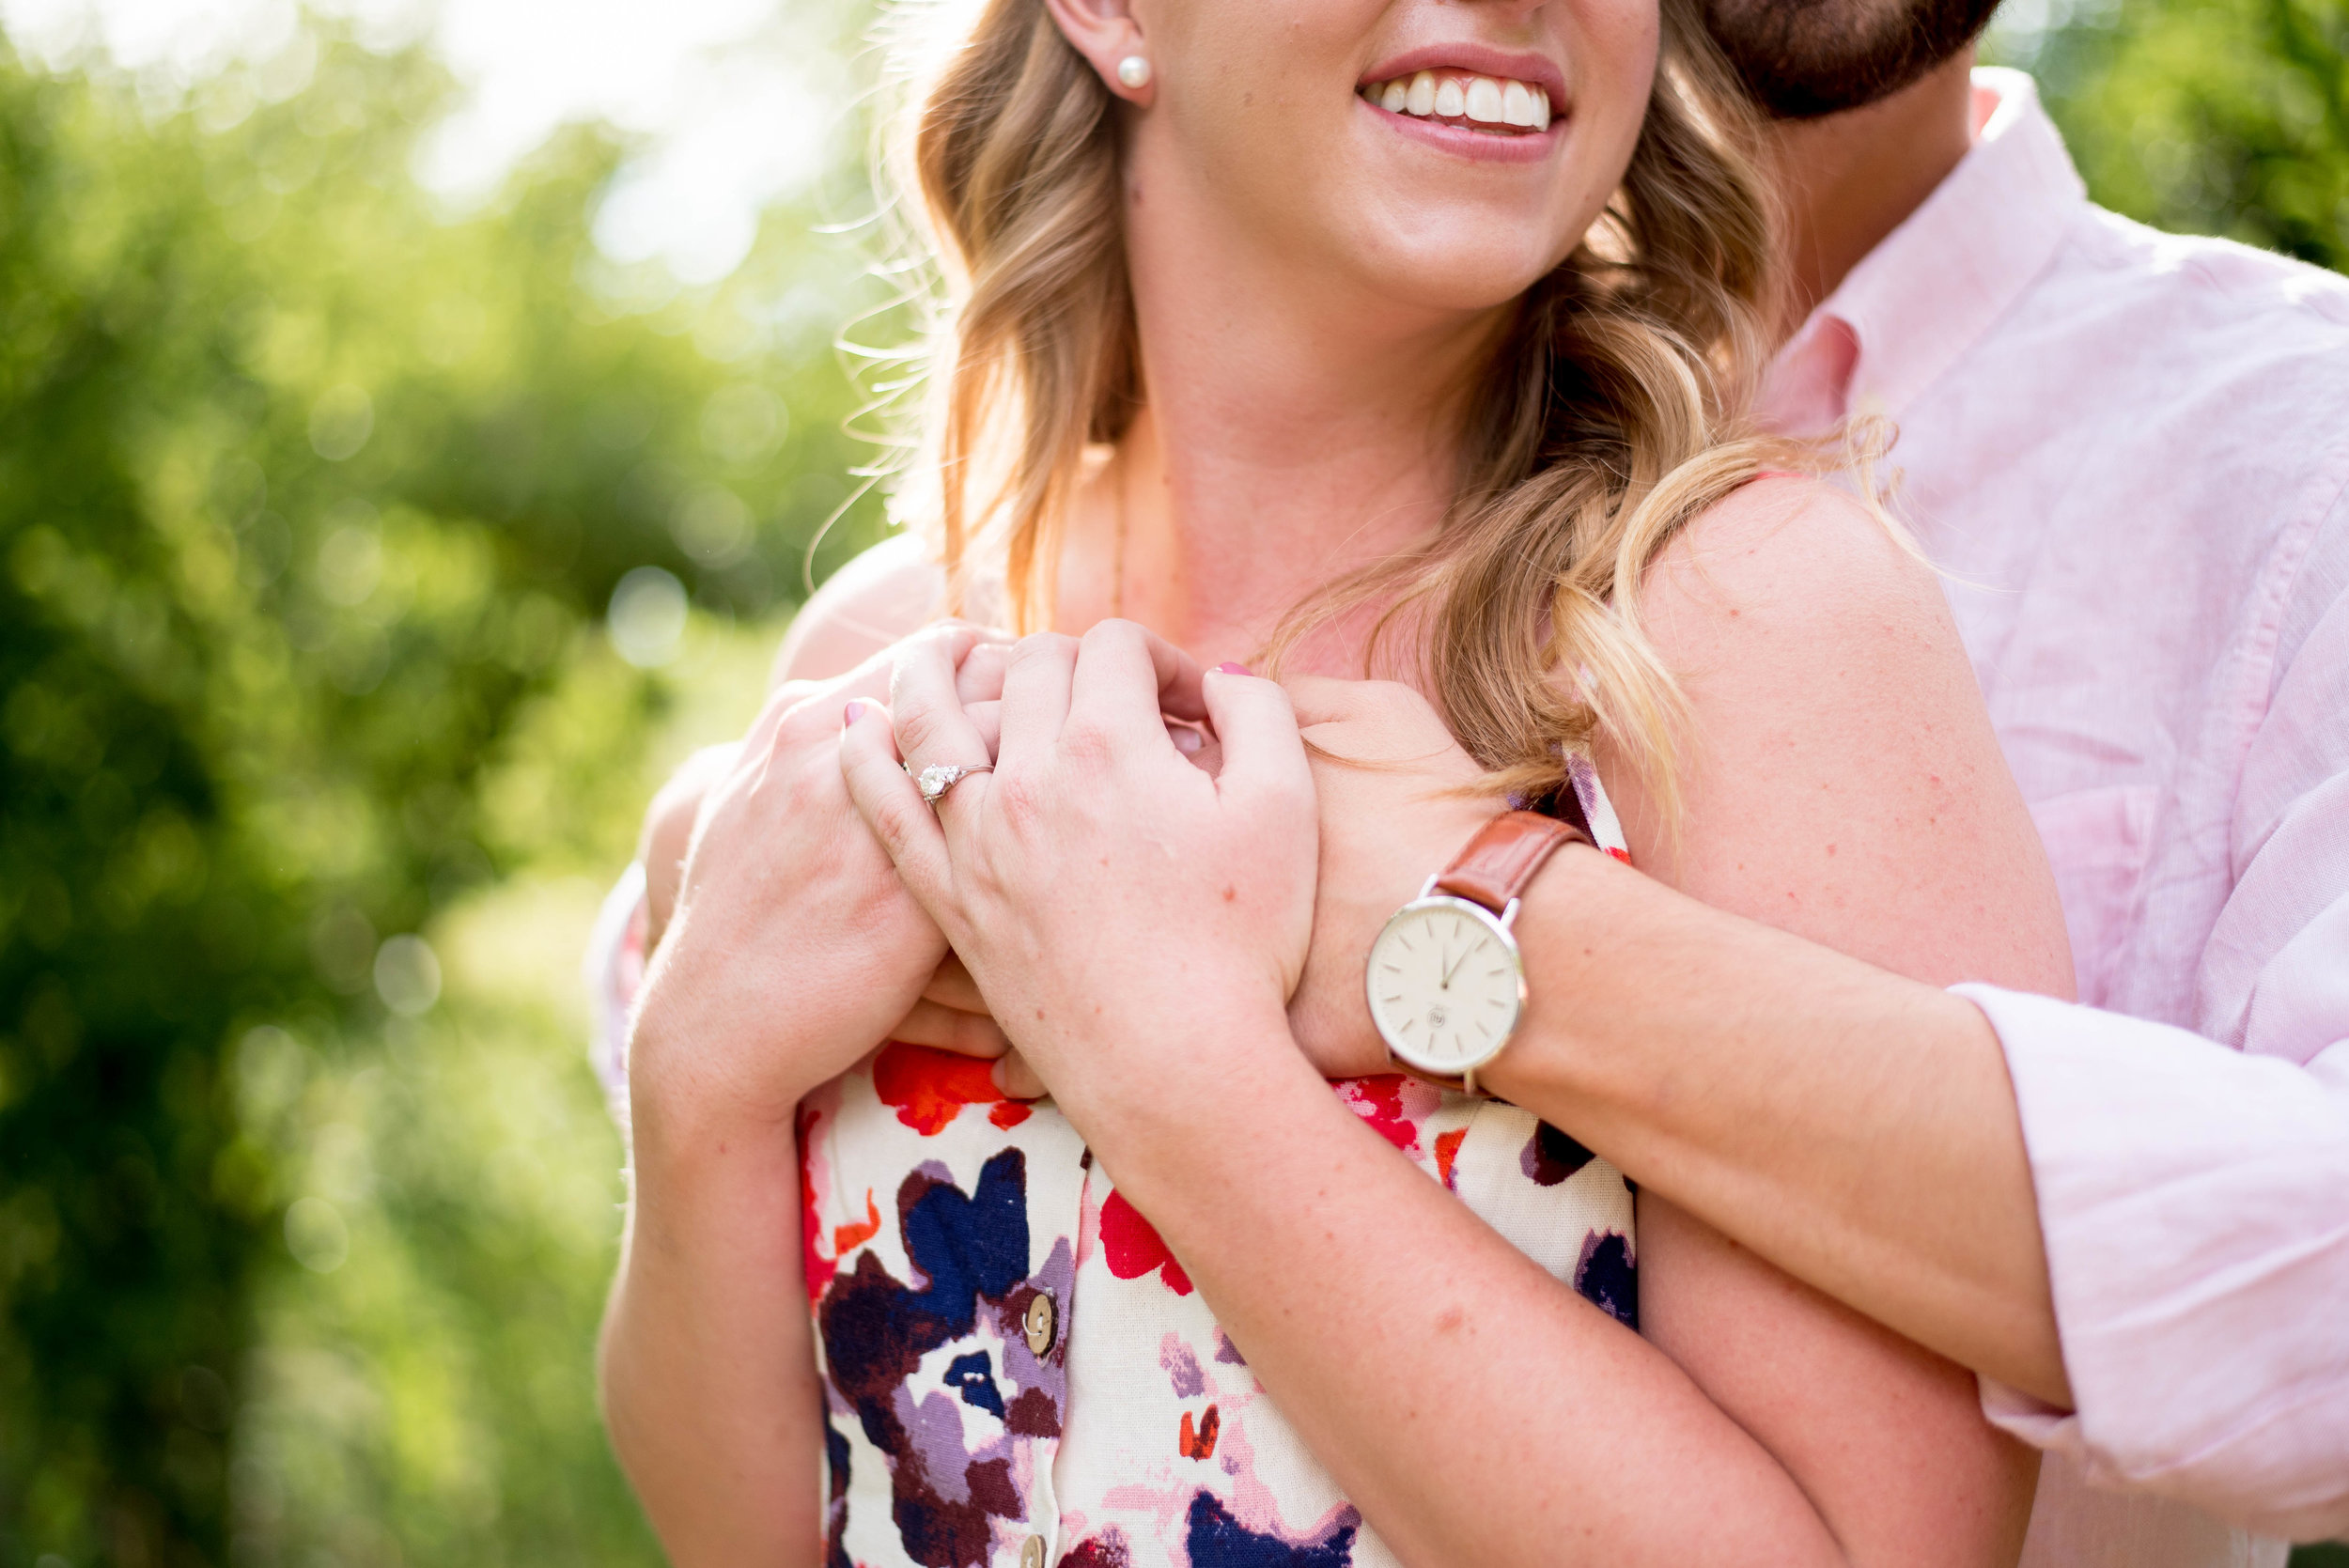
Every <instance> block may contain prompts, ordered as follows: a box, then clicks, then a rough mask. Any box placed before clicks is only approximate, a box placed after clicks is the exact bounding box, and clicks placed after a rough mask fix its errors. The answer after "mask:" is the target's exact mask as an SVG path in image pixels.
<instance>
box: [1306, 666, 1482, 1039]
mask: <svg viewBox="0 0 2349 1568" xmlns="http://www.w3.org/2000/svg"><path fill="white" fill-rule="evenodd" d="M1286 684H1287V686H1288V691H1289V699H1290V701H1291V702H1292V703H1294V704H1295V706H1296V708H1297V722H1298V724H1299V727H1300V728H1302V729H1303V731H1304V734H1305V740H1306V743H1307V746H1308V749H1309V751H1310V753H1311V755H1312V757H1313V768H1314V787H1315V793H1316V795H1317V797H1318V799H1319V800H1320V807H1321V869H1320V884H1319V892H1318V893H1317V894H1316V895H1315V900H1314V936H1313V948H1312V951H1311V952H1310V953H1309V954H1308V955H1307V956H1306V960H1305V974H1304V979H1303V981H1302V983H1301V984H1300V985H1299V986H1298V990H1297V995H1296V996H1295V997H1294V998H1293V999H1292V1000H1291V1001H1290V1002H1289V1024H1290V1027H1291V1028H1292V1029H1293V1030H1294V1031H1295V1032H1296V1034H1297V1042H1298V1044H1299V1045H1300V1046H1301V1047H1303V1048H1304V1050H1305V1054H1306V1055H1307V1056H1308V1057H1310V1058H1311V1059H1312V1061H1313V1063H1314V1065H1315V1067H1317V1068H1319V1069H1320V1070H1321V1072H1322V1074H1323V1076H1325V1077H1328V1078H1350V1077H1354V1076H1356V1075H1359V1074H1365V1073H1383V1072H1392V1071H1393V1070H1394V1068H1393V1064H1392V1062H1391V1061H1390V1060H1389V1059H1388V1055H1387V1048H1386V1044H1385V1042H1384V1041H1382V1040H1380V1039H1379V1037H1378V1032H1377V1029H1376V1027H1374V1026H1373V1025H1372V1023H1371V1021H1370V1006H1369V1003H1368V1002H1367V1001H1365V1000H1364V998H1363V993H1362V974H1363V965H1364V964H1365V963H1367V962H1368V960H1369V955H1370V944H1371V941H1372V939H1374V938H1376V937H1377V935H1378V931H1379V928H1380V927H1381V926H1383V925H1385V924H1386V923H1387V917H1388V916H1390V915H1392V914H1393V913H1394V911H1395V910H1396V909H1397V908H1400V907H1401V906H1403V905H1404V904H1406V903H1408V902H1409V901H1410V900H1411V899H1413V898H1416V897H1418V896H1419V893H1420V890H1421V889H1422V888H1423V887H1425V886H1426V885H1427V878H1428V877H1432V876H1433V875H1435V873H1436V872H1437V871H1439V870H1440V869H1441V868H1442V867H1443V866H1444V865H1445V864H1446V863H1447V862H1450V861H1451V859H1452V857H1453V856H1455V855H1456V854H1458V853H1459V852H1460V846H1462V845H1464V844H1466V843H1467V842H1468V841H1469V839H1470V837H1471V836H1473V835H1474V833H1475V832H1476V830H1477V829H1478V828H1480V827H1482V826H1483V825H1484V824H1485V822H1486V820H1487V819H1488V818H1490V817H1491V816H1493V815H1495V814H1496V813H1498V812H1499V811H1500V810H1501V801H1500V800H1496V799H1494V798H1492V797H1490V796H1487V795H1483V794H1478V793H1474V791H1475V787H1476V782H1477V780H1478V778H1479V777H1480V776H1481V775H1482V774H1483V772H1484V769H1483V768H1479V767H1478V766H1477V764H1476V761H1475V759H1474V758H1472V757H1470V755H1469V754H1468V753H1466V752H1463V751H1462V750H1461V749H1460V747H1459V744H1458V742H1456V741H1455V740H1454V739H1453V738H1452V732H1451V731H1450V730H1448V729H1446V728H1445V727H1444V722H1443V720H1442V719H1441V718H1440V717H1439V716H1438V714H1437V712H1436V710H1435V709H1434V708H1433V707H1432V706H1429V705H1428V702H1427V699H1426V698H1424V697H1423V696H1421V695H1420V694H1419V693H1418V692H1417V691H1412V690H1411V689H1410V688H1409V687H1408V686H1401V685H1397V684H1395V683H1393V682H1391V681H1363V680H1331V679H1328V678H1325V677H1322V676H1318V675H1299V676H1293V677H1291V678H1290V679H1289V680H1288V682H1287V683H1286ZM1464 792H1465V793H1464Z"/></svg>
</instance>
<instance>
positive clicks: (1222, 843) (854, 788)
mask: <svg viewBox="0 0 2349 1568" xmlns="http://www.w3.org/2000/svg"><path fill="white" fill-rule="evenodd" d="M952 651H953V650H952V649H951V647H950V646H948V645H944V644H927V645H917V646H912V647H909V648H908V649H906V650H905V652H904V653H903V655H902V656H901V657H900V659H899V660H898V665H897V672H896V679H895V681H894V689H893V692H892V707H893V710H894V717H895V729H894V734H893V732H892V730H891V727H890V725H889V723H888V722H887V721H886V720H885V718H884V716H883V715H881V714H880V713H879V712H876V711H872V710H867V711H866V712H865V713H864V714H863V715H862V716H861V717H860V718H858V719H857V720H856V721H854V722H851V723H850V724H849V725H848V728H847V730H846V731H845V733H844V734H843V736H842V738H841V767H842V768H843V770H844V771H845V773H846V776H847V778H848V790H849V793H850V795H851V796H852V797H853V798H854V800H855V801H856V805H857V809H858V810H859V811H860V812H861V813H862V814H863V816H864V819H865V821H866V822H867V823H869V824H870V825H871V826H872V829H873V836H874V837H876V838H877V839H879V842H880V843H881V844H882V845H883V846H886V848H887V849H888V852H889V854H890V857H891V858H892V859H893V860H894V862H896V865H897V869H898V874H899V875H900V876H901V877H903V879H904V882H905V885H906V886H907V887H908V888H909V889H910V891H911V893H912V895H913V897H914V898H915V899H917V900H918V901H919V902H920V903H921V904H922V906H923V907H924V908H926V909H927V910H928V911H929V913H930V916H931V918H933V919H934V920H936V921H937V923H938V924H939V925H940V926H941V928H942V929H943V930H944V932H945V933H946V937H947V939H948V940H949V941H950V942H952V944H953V945H954V948H955V950H956V951H957V953H959V954H960V955H962V957H963V960H964V962H965V963H966V964H967V965H969V967H970V969H971V971H972V974H973V975H975V976H976V978H977V981H978V985H979V986H980V988H981V989H983V990H984V991H985V992H986V994H987V997H988V1001H990V1002H992V1003H993V1004H994V1010H995V1015H996V1017H998V1018H999V1019H1001V1020H1003V1025H1004V1028H1005V1031H1006V1032H1007V1033H1008V1034H1009V1035H1010V1036H1011V1038H1012V1040H1013V1041H1014V1043H1015V1044H1016V1045H1017V1046H1018V1047H1019V1050H1020V1052H1021V1053H1022V1054H1023V1055H1024V1056H1025V1057H1026V1058H1027V1060H1028V1062H1029V1063H1030V1064H1031V1065H1032V1066H1033V1067H1034V1069H1035V1071H1036V1072H1037V1073H1038V1074H1040V1075H1041V1077H1042V1079H1043V1080H1044V1081H1045V1082H1046V1083H1047V1084H1049V1085H1050V1088H1051V1090H1052V1092H1053V1094H1054V1095H1055V1097H1056V1098H1057V1099H1058V1100H1059V1101H1060V1103H1061V1105H1062V1108H1063V1109H1064V1110H1066V1111H1067V1113H1068V1114H1069V1116H1070V1118H1071V1119H1072V1120H1073V1121H1075V1122H1076V1123H1077V1124H1078V1126H1079V1127H1080V1128H1081V1129H1083V1128H1086V1127H1087V1126H1088V1125H1089V1124H1092V1123H1095V1122H1097V1119H1098V1118H1100V1117H1103V1116H1106V1115H1109V1114H1112V1113H1114V1112H1116V1111H1117V1110H1122V1109H1127V1108H1129V1107H1133V1106H1134V1105H1135V1103H1136V1100H1137V1098H1138V1097H1147V1096H1148V1095H1150V1094H1151V1093H1152V1086H1153V1083H1154V1080H1155V1079H1162V1078H1163V1075H1162V1074H1154V1073H1153V1072H1152V1071H1151V1070H1150V1069H1151V1067H1152V1065H1153V1063H1152V1062H1151V1061H1150V1058H1151V1056H1152V1055H1153V1054H1159V1053H1164V1052H1166V1051H1168V1050H1169V1049H1170V1048H1173V1047H1175V1046H1176V1045H1178V1044H1179V1045H1181V1046H1183V1047H1184V1048H1208V1047H1209V1046H1211V1044H1212V1042H1214V1041H1215V1040H1216V1039H1217V1038H1218V1037H1219V1036H1221V1034H1223V1033H1224V1032H1225V1031H1226V1026H1229V1025H1232V1024H1234V1023H1237V1022H1241V1021H1246V1022H1251V1023H1252V1022H1255V1021H1257V1020H1260V1019H1262V1018H1265V1017H1269V1018H1270V1019H1271V1020H1272V1021H1273V1022H1274V1024H1275V1025H1276V1026H1277V1025H1278V1024H1279V1023H1280V1020H1281V1016H1282V1010H1283V1007H1284V1006H1285V1004H1286V1002H1287V1000H1288V997H1289V995H1290V993H1291V992H1292V991H1293V990H1294V989H1295V988H1296V986H1297V982H1298V980H1299V976H1300V974H1301V973H1302V971H1303V969H1304V964H1305V954H1306V948H1307V943H1308V939H1309V937H1310V934H1311V931H1312V923H1313V887H1314V843H1315V825H1314V793H1313V775H1312V772H1311V769H1310V768H1309V767H1308V766H1307V763H1306V760H1305V752H1304V747H1303V744H1302V742H1301V740H1300V739H1299V736H1298V733H1297V727H1296V721H1295V718H1294V716H1293V715H1292V713H1291V711H1290V707H1289V700H1288V696H1287V694H1286V693H1285V692H1283V691H1282V690H1281V688H1280V687H1278V686H1276V685H1274V684H1273V683H1271V682H1269V681H1263V680H1257V679H1255V678H1253V677H1252V676H1250V675H1246V674H1245V673H1234V672H1230V671H1220V672H1211V673H1209V674H1207V675H1205V676H1204V677H1203V676H1201V675H1199V674H1198V673H1197V672H1196V669H1195V667H1194V666H1192V665H1191V664H1190V660H1187V659H1186V658H1184V657H1183V656H1182V655H1181V654H1180V653H1178V652H1176V651H1175V649H1173V648H1172V647H1170V646H1169V645H1167V644H1164V643H1162V642H1160V641H1159V640H1158V639H1157V638H1154V637H1152V636H1150V635H1149V634H1148V633H1147V632H1145V631H1143V629H1141V628H1140V627H1137V626H1135V625H1133V624H1132V623H1130V622H1125V621H1107V622H1103V623H1101V624H1100V625H1098V626H1097V627H1095V628H1094V629H1092V630H1091V631H1089V632H1087V633H1086V634H1085V637H1084V639H1083V641H1082V643H1081V644H1080V643H1079V642H1077V641H1076V640H1073V639H1071V638H1067V637H1062V636H1051V635H1046V636H1038V637H1032V638H1029V639H1027V640H1026V641H1024V642H1022V643H1020V644H1019V645H1018V646H1017V647H1015V648H1014V649H1013V651H1012V655H1011V659H1010V663H1009V669H1008V671H1007V673H1006V675H1005V677H1004V682H1003V704H1002V708H1001V714H1000V721H1001V731H1002V735H1001V742H1000V748H999V750H998V752H997V755H996V762H995V770H994V771H993V772H992V773H980V774H973V775H971V776H969V777H967V778H965V779H964V780H963V781H962V782H961V783H959V784H957V785H955V786H954V788H953V789H952V790H951V791H950V792H949V793H948V794H947V795H946V796H945V798H944V799H943V800H941V801H940V802H939V807H938V810H937V812H936V813H935V814H934V815H933V813H932V812H931V811H930V810H929V809H928V808H927V807H926V806H925V805H924V804H923V802H922V800H921V798H920V795H919V793H918V792H917V791H916V789H915V787H914V785H913V783H912V781H911V780H910V779H909V778H908V777H907V776H906V774H905V772H904V771H903V770H902V769H901V768H900V767H899V758H900V756H901V755H902V756H903V757H904V759H905V761H906V763H907V764H908V765H910V767H912V768H915V769H916V770H917V771H918V770H919V769H920V768H923V767H926V766H928V765H930V764H934V763H961V764H965V765H969V764H972V763H980V762H984V761H986V760H987V757H988V749H987V745H986V741H985V738H984V737H983V735H982V732H981V729H980V727H979V725H978V724H976V723H974V722H972V715H971V714H969V713H966V711H965V710H964V707H963V705H962V704H961V702H960V701H958V700H957V694H956V686H955V669H954V665H953V662H952V660H951V657H950V655H951V653H952ZM1162 710H1163V712H1165V713H1168V714H1172V715H1174V716H1175V717H1176V718H1178V719H1185V720H1193V721H1195V720H1199V719H1202V718H1204V719H1206V720H1208V721H1210V722H1211V723H1212V725H1213V728H1214V730H1215V733H1216V735H1217V737H1218V738H1219V739H1220V741H1221V768H1220V771H1218V772H1216V773H1213V774H1210V773H1209V772H1207V771H1206V769H1204V768H1201V767H1199V766H1197V765H1196V764H1195V763H1194V761H1193V760H1192V759H1191V757H1190V756H1189V755H1187V754H1186V753H1184V752H1183V751H1181V750H1178V749H1177V747H1176V744H1175V741H1174V739H1173V738H1172V737H1170V735H1169V732H1168V730H1167V727H1166V725H1165V723H1164V722H1163V720H1162V718H1161V711H1162Z"/></svg>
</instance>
